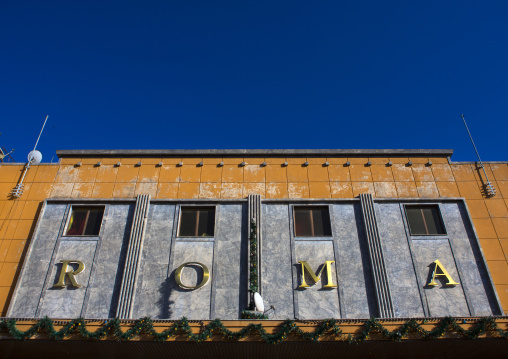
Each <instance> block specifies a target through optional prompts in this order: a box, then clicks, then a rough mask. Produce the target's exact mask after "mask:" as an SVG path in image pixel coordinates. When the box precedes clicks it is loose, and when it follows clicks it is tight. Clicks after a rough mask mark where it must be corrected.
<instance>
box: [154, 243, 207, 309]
mask: <svg viewBox="0 0 508 359" xmlns="http://www.w3.org/2000/svg"><path fill="white" fill-rule="evenodd" d="M213 247H214V242H213V241H206V242H198V241H182V240H179V241H176V242H175V245H174V261H173V263H171V273H170V276H169V277H168V279H167V280H168V290H167V292H166V298H164V299H165V301H164V303H166V304H165V305H166V306H167V307H166V308H163V315H164V317H166V318H169V319H180V318H181V317H186V318H188V319H210V304H211V290H212V278H213V276H214V273H213V259H214V253H213V249H214V248H213ZM186 262H198V263H202V264H204V265H205V266H206V267H207V268H208V270H209V272H210V279H209V281H208V283H207V284H205V285H204V286H202V287H201V288H198V289H194V290H187V289H183V288H180V287H179V286H178V285H177V284H176V281H175V271H176V269H177V268H178V267H179V266H180V265H182V264H184V263H186ZM202 276H203V270H202V269H201V268H200V267H197V266H187V267H185V268H184V270H183V271H182V276H181V281H182V283H184V284H187V285H192V286H195V285H197V284H199V283H200V282H201V279H202Z"/></svg>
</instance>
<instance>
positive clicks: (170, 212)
mask: <svg viewBox="0 0 508 359" xmlns="http://www.w3.org/2000/svg"><path fill="white" fill-rule="evenodd" d="M174 220H175V206H174V205H170V204H167V203H152V204H151V206H150V212H149V214H148V221H147V228H146V234H145V242H144V246H143V251H142V253H141V264H140V266H139V270H138V285H137V290H136V296H135V302H134V310H133V314H132V317H133V318H142V317H145V316H150V317H152V318H153V319H164V318H168V315H167V307H166V306H165V305H164V296H165V293H166V290H167V285H168V269H169V268H168V266H169V256H170V249H171V238H172V233H173V222H174Z"/></svg>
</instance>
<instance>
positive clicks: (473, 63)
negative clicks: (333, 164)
mask: <svg viewBox="0 0 508 359" xmlns="http://www.w3.org/2000/svg"><path fill="white" fill-rule="evenodd" d="M0 34H1V35H0V39H1V43H0V45H1V46H0V116H1V121H0V123H1V126H0V132H1V133H2V135H1V136H0V145H1V146H4V147H6V148H8V149H10V148H15V149H16V152H15V153H14V157H15V159H16V160H18V161H24V160H25V158H26V154H27V153H28V152H29V151H30V149H31V147H33V144H34V142H35V139H36V138H37V135H38V133H39V130H40V127H41V125H42V122H43V120H44V117H45V115H46V114H49V115H50V119H49V121H48V125H47V129H46V130H45V133H44V134H43V137H42V139H41V142H40V147H39V149H40V150H41V152H42V153H43V155H44V161H49V160H51V157H52V156H54V154H55V150H57V149H100V148H106V149H130V148H138V149H152V148H154V149H178V148H452V149H454V150H455V154H454V156H453V157H452V159H453V160H455V161H473V160H475V154H474V151H473V149H472V146H471V144H470V142H469V139H468V137H467V133H466V131H465V129H464V126H463V124H462V122H461V119H460V114H461V113H464V114H465V115H466V119H467V120H468V124H469V127H470V129H471V130H472V132H473V136H474V138H475V141H476V144H477V146H478V148H479V150H480V154H481V155H482V159H483V160H486V161H488V160H491V161H494V160H508V156H507V145H506V142H505V141H506V138H507V132H508V131H507V130H508V124H507V113H508V108H507V107H508V106H507V105H508V1H506V0H499V1H477V0H476V1H469V0H461V1H421V2H416V1H407V0H405V1H348V2H346V1H337V0H334V1H325V0H321V1H309V0H306V1H300V0H291V1H277V0H275V1H266V0H236V1H221V0H215V1H210V0H206V1H197V0H185V1H167V0H166V1H125V0H123V1H120V0H118V1H106V0H100V1H91V0H86V1H75V0H73V1H69V0H65V1H51V0H47V1H22V0H17V1H8V0H4V1H1V2H0ZM55 160H56V157H55Z"/></svg>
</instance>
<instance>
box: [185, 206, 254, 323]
mask: <svg viewBox="0 0 508 359" xmlns="http://www.w3.org/2000/svg"><path fill="white" fill-rule="evenodd" d="M218 213H219V219H218V228H217V231H216V235H215V241H216V244H215V246H216V247H215V251H216V252H215V259H214V260H215V263H214V265H215V273H214V291H215V316H216V317H217V318H221V319H238V318H240V313H241V311H242V310H243V309H246V306H247V302H246V299H247V297H246V291H247V281H246V279H247V278H246V276H245V272H246V271H247V270H248V269H247V262H246V260H245V259H246V258H245V253H246V251H248V248H247V233H246V232H247V228H246V224H247V223H246V221H245V220H244V218H246V214H247V205H246V204H222V205H221V208H220V212H218ZM242 257H243V258H244V260H243V261H242ZM175 258H176V257H175Z"/></svg>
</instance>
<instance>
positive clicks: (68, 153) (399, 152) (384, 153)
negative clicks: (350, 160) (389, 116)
mask: <svg viewBox="0 0 508 359" xmlns="http://www.w3.org/2000/svg"><path fill="white" fill-rule="evenodd" d="M56 154H57V156H58V157H59V158H64V157H67V158H69V157H450V156H451V155H452V154H453V150H451V149H268V150H267V149H265V150H263V149H237V150H235V149H225V150H220V149H206V150H199V149H192V150H57V151H56Z"/></svg>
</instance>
